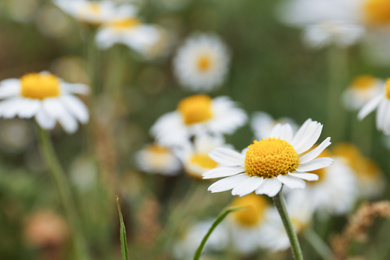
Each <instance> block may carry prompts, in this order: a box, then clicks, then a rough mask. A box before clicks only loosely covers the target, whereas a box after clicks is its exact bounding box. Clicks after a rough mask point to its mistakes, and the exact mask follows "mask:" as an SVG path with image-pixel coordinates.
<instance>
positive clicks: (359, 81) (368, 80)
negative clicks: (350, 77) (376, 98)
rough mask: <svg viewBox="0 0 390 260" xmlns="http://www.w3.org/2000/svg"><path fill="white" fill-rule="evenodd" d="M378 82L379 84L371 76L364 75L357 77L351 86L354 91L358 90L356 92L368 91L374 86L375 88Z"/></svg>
mask: <svg viewBox="0 0 390 260" xmlns="http://www.w3.org/2000/svg"><path fill="white" fill-rule="evenodd" d="M376 82H377V79H376V78H374V77H372V76H369V75H363V76H360V77H357V78H356V79H355V80H354V81H353V82H352V84H351V86H352V88H353V89H356V90H368V89H370V88H371V87H372V86H374V85H375V83H376Z"/></svg>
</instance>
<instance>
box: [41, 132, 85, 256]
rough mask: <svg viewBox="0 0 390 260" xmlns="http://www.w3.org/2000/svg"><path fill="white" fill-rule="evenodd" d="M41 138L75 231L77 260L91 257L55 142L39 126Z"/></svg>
mask: <svg viewBox="0 0 390 260" xmlns="http://www.w3.org/2000/svg"><path fill="white" fill-rule="evenodd" d="M39 139H40V145H41V149H42V152H43V156H44V158H45V160H46V163H47V165H48V167H49V169H50V173H51V174H52V177H53V179H54V181H55V183H56V185H57V189H58V192H59V195H60V198H61V202H62V205H63V207H64V209H65V213H66V215H67V219H68V221H69V224H70V227H71V229H72V233H73V242H74V251H75V258H74V259H77V260H87V259H89V256H88V252H87V247H86V243H85V240H84V237H83V234H82V229H81V223H80V220H79V217H78V215H77V212H76V207H75V205H74V202H73V199H72V195H71V191H70V188H69V184H68V181H67V179H66V177H65V174H64V171H63V170H62V168H61V166H60V164H59V162H58V159H57V156H56V154H55V152H54V148H53V144H52V142H51V140H50V137H49V136H48V133H47V131H46V130H44V129H42V128H40V127H39Z"/></svg>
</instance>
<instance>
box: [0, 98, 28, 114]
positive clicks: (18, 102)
mask: <svg viewBox="0 0 390 260" xmlns="http://www.w3.org/2000/svg"><path fill="white" fill-rule="evenodd" d="M22 106H23V99H22V98H19V97H14V98H10V99H7V100H4V101H2V102H0V115H1V116H3V117H5V118H12V117H15V116H17V114H18V112H19V110H20V107H22Z"/></svg>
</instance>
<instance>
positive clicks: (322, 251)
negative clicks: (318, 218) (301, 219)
mask: <svg viewBox="0 0 390 260" xmlns="http://www.w3.org/2000/svg"><path fill="white" fill-rule="evenodd" d="M303 236H304V237H305V239H306V241H307V242H308V243H309V244H310V245H311V246H312V247H313V248H314V249H315V250H316V251H317V253H318V254H319V255H320V256H321V257H322V258H323V259H324V260H328V259H332V256H333V254H332V250H330V248H329V246H328V245H327V244H326V243H325V242H324V240H322V238H321V237H320V236H319V235H318V234H317V233H316V232H315V231H314V230H313V229H312V228H307V229H306V230H305V232H303Z"/></svg>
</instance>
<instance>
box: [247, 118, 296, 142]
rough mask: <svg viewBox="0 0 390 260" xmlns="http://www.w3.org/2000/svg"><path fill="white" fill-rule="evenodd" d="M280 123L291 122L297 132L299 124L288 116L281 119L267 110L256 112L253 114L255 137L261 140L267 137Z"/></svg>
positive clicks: (252, 125)
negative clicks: (275, 117)
mask: <svg viewBox="0 0 390 260" xmlns="http://www.w3.org/2000/svg"><path fill="white" fill-rule="evenodd" d="M278 123H289V124H290V125H291V127H292V128H293V131H294V132H295V131H296V130H297V129H298V126H297V125H296V123H295V122H294V120H292V119H291V118H288V117H282V118H279V119H274V118H272V117H271V116H270V115H269V114H267V113H265V112H256V113H254V114H253V116H252V120H251V127H252V130H253V132H254V133H255V138H256V139H257V140H260V139H262V138H266V137H267V136H269V134H270V133H271V131H272V129H273V128H274V126H275V125H277V124H278Z"/></svg>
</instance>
